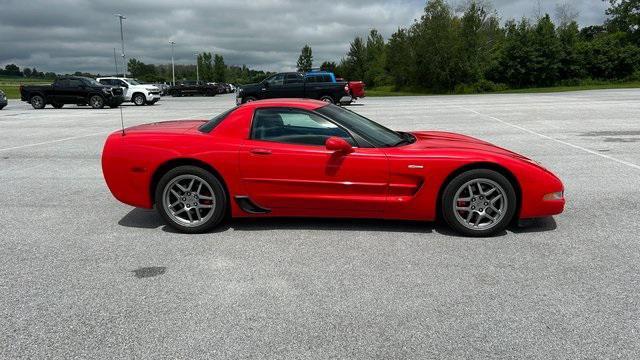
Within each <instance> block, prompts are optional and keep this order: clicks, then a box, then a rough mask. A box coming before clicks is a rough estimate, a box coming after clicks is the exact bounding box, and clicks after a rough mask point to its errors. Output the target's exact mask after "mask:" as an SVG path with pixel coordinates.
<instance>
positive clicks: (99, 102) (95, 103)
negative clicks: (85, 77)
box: [89, 95, 104, 109]
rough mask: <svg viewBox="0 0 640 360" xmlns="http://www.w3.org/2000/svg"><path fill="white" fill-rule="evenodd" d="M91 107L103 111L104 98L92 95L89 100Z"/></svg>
mask: <svg viewBox="0 0 640 360" xmlns="http://www.w3.org/2000/svg"><path fill="white" fill-rule="evenodd" d="M89 105H91V107H92V108H94V109H102V108H103V107H104V98H103V97H102V96H100V95H92V96H91V97H90V98H89Z"/></svg>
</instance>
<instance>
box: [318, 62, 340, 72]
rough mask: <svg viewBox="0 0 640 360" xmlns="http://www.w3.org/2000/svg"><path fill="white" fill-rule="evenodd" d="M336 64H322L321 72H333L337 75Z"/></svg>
mask: <svg viewBox="0 0 640 360" xmlns="http://www.w3.org/2000/svg"><path fill="white" fill-rule="evenodd" d="M336 67H337V65H336V63H335V62H333V61H325V62H323V63H322V65H320V70H321V71H328V72H332V73H335V72H336Z"/></svg>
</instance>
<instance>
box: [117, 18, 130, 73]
mask: <svg viewBox="0 0 640 360" xmlns="http://www.w3.org/2000/svg"><path fill="white" fill-rule="evenodd" d="M114 16H115V17H117V18H119V19H120V41H121V43H122V77H127V64H126V58H125V55H124V32H123V31H122V20H124V19H126V17H124V15H121V14H114Z"/></svg>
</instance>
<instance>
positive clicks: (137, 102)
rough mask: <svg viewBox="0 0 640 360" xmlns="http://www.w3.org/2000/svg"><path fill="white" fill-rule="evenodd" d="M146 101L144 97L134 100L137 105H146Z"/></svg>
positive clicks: (140, 96) (137, 97)
mask: <svg viewBox="0 0 640 360" xmlns="http://www.w3.org/2000/svg"><path fill="white" fill-rule="evenodd" d="M145 100H146V99H145V98H144V95H136V96H135V97H134V98H133V102H134V103H135V104H136V105H143V104H144V102H145Z"/></svg>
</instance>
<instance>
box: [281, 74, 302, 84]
mask: <svg viewBox="0 0 640 360" xmlns="http://www.w3.org/2000/svg"><path fill="white" fill-rule="evenodd" d="M302 82H303V80H302V75H299V74H287V75H286V77H285V79H284V83H285V84H299V83H302Z"/></svg>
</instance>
